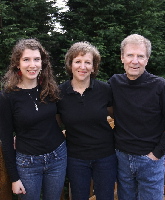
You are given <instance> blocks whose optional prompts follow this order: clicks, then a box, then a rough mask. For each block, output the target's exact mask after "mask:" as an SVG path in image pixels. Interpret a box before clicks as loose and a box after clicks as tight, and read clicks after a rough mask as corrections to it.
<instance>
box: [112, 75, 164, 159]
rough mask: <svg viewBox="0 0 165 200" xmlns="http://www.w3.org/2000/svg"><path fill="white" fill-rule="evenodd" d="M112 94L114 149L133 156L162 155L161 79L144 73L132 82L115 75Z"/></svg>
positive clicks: (162, 87)
mask: <svg viewBox="0 0 165 200" xmlns="http://www.w3.org/2000/svg"><path fill="white" fill-rule="evenodd" d="M108 82H109V83H110V85H111V88H112V91H113V101H114V103H113V108H114V119H115V140H116V148H117V149H119V150H121V151H123V152H126V153H129V154H136V155H146V154H148V153H150V152H153V154H154V155H155V156H156V157H157V158H160V157H161V156H162V155H164V152H165V133H164V131H165V79H163V78H160V77H157V76H155V75H152V74H150V73H148V72H147V71H145V72H144V73H143V74H142V75H141V76H140V77H139V78H137V79H136V80H129V79H128V78H127V76H126V74H115V75H113V76H112V77H111V78H110V80H109V81H108Z"/></svg>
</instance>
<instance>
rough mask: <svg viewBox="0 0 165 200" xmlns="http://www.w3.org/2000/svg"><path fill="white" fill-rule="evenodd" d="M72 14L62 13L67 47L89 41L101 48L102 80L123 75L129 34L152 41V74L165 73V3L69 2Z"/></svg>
mask: <svg viewBox="0 0 165 200" xmlns="http://www.w3.org/2000/svg"><path fill="white" fill-rule="evenodd" d="M67 5H68V6H69V8H70V9H69V11H68V12H65V13H61V15H60V16H59V17H60V21H61V24H62V25H63V29H64V30H65V35H66V37H67V45H68V46H69V45H70V44H71V43H74V42H76V41H84V40H87V41H89V42H91V43H93V44H94V45H95V46H97V47H98V49H99V51H100V53H101V56H102V63H101V68H102V70H101V72H102V73H100V76H101V79H107V76H106V74H108V77H109V76H111V75H113V74H114V73H123V66H122V64H121V61H120V43H121V41H122V40H123V39H124V38H125V37H126V36H127V35H129V34H132V33H138V34H141V35H144V36H145V37H147V38H148V39H149V40H151V42H152V45H153V52H152V57H151V61H150V62H149V67H148V70H149V71H150V72H152V73H157V74H158V73H160V72H161V71H163V70H164V63H165V57H164V56H163V54H164V50H165V43H164V31H165V30H164V29H163V28H162V27H164V25H165V23H164V20H163V19H164V12H165V11H164V10H165V9H163V8H164V5H165V1H164V0H163V1H162V0H157V1H155V0H147V1H146V0H129V1H128V0H104V1H101V0H93V1H82V0H68V3H67Z"/></svg>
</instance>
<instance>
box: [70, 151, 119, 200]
mask: <svg viewBox="0 0 165 200" xmlns="http://www.w3.org/2000/svg"><path fill="white" fill-rule="evenodd" d="M116 174H117V158H116V154H114V155H111V156H108V157H105V158H102V159H96V160H80V159H76V158H71V157H68V166H67V175H68V178H69V181H70V185H71V193H72V200H89V193H90V182H91V178H92V179H93V181H94V193H95V195H96V198H97V200H114V184H115V181H116Z"/></svg>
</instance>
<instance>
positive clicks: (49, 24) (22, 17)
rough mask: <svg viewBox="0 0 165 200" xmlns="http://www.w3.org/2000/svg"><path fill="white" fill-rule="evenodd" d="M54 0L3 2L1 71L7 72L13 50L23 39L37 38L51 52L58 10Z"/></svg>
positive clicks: (8, 0) (0, 5) (0, 34)
mask: <svg viewBox="0 0 165 200" xmlns="http://www.w3.org/2000/svg"><path fill="white" fill-rule="evenodd" d="M55 2H56V1H54V0H49V1H46V0H29V1H27V0H6V1H5V0H4V1H1V4H0V10H1V19H2V20H1V21H2V24H1V29H0V40H1V43H0V55H1V61H0V71H1V73H3V72H4V70H6V67H7V65H8V63H9V55H10V53H11V48H12V47H13V45H14V44H15V43H16V41H17V40H19V39H22V38H37V39H39V40H40V42H41V43H42V44H43V46H44V47H45V48H46V49H47V50H48V51H49V48H50V46H51V32H53V31H54V23H55V20H56V16H57V11H58V9H57V8H56V7H55V6H54V3H55Z"/></svg>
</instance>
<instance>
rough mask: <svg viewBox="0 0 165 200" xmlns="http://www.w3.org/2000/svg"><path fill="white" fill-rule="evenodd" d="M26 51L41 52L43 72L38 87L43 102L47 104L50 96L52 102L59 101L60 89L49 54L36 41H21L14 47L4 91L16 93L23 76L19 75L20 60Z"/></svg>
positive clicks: (5, 77) (3, 80)
mask: <svg viewBox="0 0 165 200" xmlns="http://www.w3.org/2000/svg"><path fill="white" fill-rule="evenodd" d="M25 49H31V50H39V52H40V54H41V60H42V71H41V73H40V75H39V77H38V79H37V80H38V85H41V88H42V89H41V94H40V99H41V102H45V101H44V100H45V98H46V97H47V96H49V99H50V101H56V100H58V99H59V89H58V86H57V83H56V81H55V77H54V75H53V71H52V66H51V63H50V57H49V54H48V52H47V51H46V50H45V49H44V47H43V46H42V45H41V43H40V42H39V41H38V40H36V39H21V40H19V41H18V42H17V43H16V45H15V46H14V48H13V50H12V54H11V58H10V65H9V69H8V71H7V72H6V74H5V76H4V77H3V79H2V83H3V89H4V90H5V91H6V92H11V91H16V90H18V88H17V87H16V86H17V85H18V83H20V82H21V81H22V80H21V76H19V73H18V70H19V69H18V66H19V63H20V58H21V56H22V54H23V52H24V50H25Z"/></svg>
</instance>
